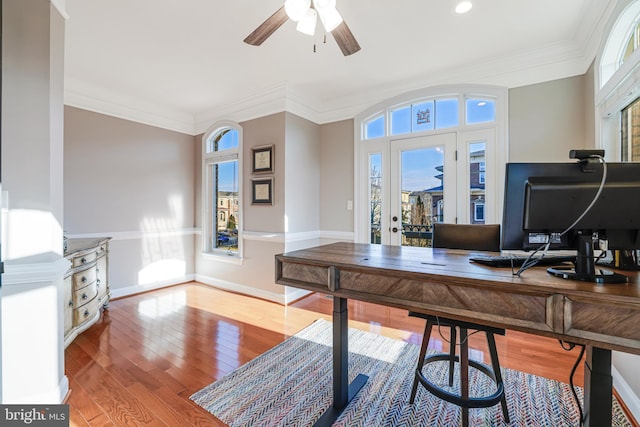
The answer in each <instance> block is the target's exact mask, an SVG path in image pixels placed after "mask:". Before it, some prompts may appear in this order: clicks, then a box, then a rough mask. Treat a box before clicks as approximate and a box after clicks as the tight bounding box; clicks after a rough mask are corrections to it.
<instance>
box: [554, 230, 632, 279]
mask: <svg viewBox="0 0 640 427" xmlns="http://www.w3.org/2000/svg"><path fill="white" fill-rule="evenodd" d="M577 239H578V256H577V257H576V265H575V268H569V267H565V268H563V267H552V268H548V269H547V272H548V273H549V274H552V275H554V276H557V277H561V278H563V279H568V280H582V281H585V282H595V283H628V282H629V278H628V277H627V276H625V275H624V274H619V273H615V272H613V271H610V270H602V269H598V270H597V271H596V266H595V262H594V255H593V237H592V236H591V235H590V234H589V235H584V234H581V235H579V236H578V238H577Z"/></svg>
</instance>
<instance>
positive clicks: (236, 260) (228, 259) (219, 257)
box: [202, 251, 244, 265]
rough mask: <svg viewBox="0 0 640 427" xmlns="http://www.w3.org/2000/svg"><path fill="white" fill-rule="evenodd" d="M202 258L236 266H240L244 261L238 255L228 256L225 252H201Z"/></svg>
mask: <svg viewBox="0 0 640 427" xmlns="http://www.w3.org/2000/svg"><path fill="white" fill-rule="evenodd" d="M202 257H203V258H204V259H208V260H212V261H218V262H225V263H229V264H236V265H242V263H243V262H244V259H243V258H242V257H241V256H240V254H237V253H233V254H229V253H227V251H213V252H202Z"/></svg>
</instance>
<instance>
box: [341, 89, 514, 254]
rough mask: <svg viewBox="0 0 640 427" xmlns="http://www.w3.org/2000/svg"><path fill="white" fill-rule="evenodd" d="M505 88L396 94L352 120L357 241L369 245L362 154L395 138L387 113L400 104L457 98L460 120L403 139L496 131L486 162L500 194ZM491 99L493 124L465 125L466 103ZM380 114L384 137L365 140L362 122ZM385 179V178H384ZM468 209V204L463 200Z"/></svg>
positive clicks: (504, 143) (498, 207)
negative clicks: (491, 164)
mask: <svg viewBox="0 0 640 427" xmlns="http://www.w3.org/2000/svg"><path fill="white" fill-rule="evenodd" d="M508 95H509V94H508V89H507V88H504V87H498V86H491V85H443V86H436V87H431V88H425V89H420V90H416V91H412V92H408V93H405V94H401V95H398V96H396V97H393V98H390V99H387V100H386V101H383V102H381V103H379V104H377V105H375V106H373V107H371V108H369V109H367V110H365V111H363V112H362V113H360V114H359V115H357V116H356V117H355V120H354V231H355V241H356V242H368V237H369V236H368V228H369V224H367V222H366V221H364V218H367V217H368V215H367V214H366V210H365V211H364V212H363V209H366V208H367V205H368V203H367V199H366V198H367V196H368V193H369V191H368V188H367V187H368V182H363V178H362V177H363V176H364V174H363V173H364V171H365V168H366V167H367V165H366V163H367V162H366V161H364V158H365V157H366V156H365V154H364V153H366V152H367V151H369V149H368V148H367V147H370V146H372V145H374V144H376V143H379V142H381V143H385V142H387V141H389V140H390V139H392V138H397V137H398V136H397V135H396V136H391V132H390V126H391V120H390V119H391V117H390V114H391V113H390V112H391V110H392V109H393V108H397V107H398V106H401V105H406V104H407V103H411V102H414V101H418V100H422V99H428V98H432V99H441V98H452V97H459V100H460V103H461V104H460V106H461V107H460V108H459V109H458V111H459V114H460V117H459V119H458V123H459V125H458V126H455V127H450V128H444V129H435V130H430V131H424V132H416V133H411V134H406V135H403V136H407V137H414V136H420V135H436V134H439V133H449V132H457V133H458V135H459V138H462V137H463V136H464V135H465V134H467V133H468V132H467V131H474V130H482V129H489V128H491V129H495V131H496V134H495V138H496V140H495V152H494V153H493V157H492V159H489V158H487V162H488V163H490V162H493V164H494V165H495V172H496V176H495V179H496V188H497V189H498V190H497V191H502V190H501V189H502V188H504V178H505V165H506V164H507V161H508V159H509V144H508V132H509V130H508V126H509V120H508V119H509V96H508ZM474 97H479V98H493V99H495V101H496V104H495V114H496V120H495V122H489V123H487V122H483V123H474V124H470V125H467V124H466V118H465V108H464V106H465V105H466V104H465V103H466V100H467V99H468V98H474ZM380 115H383V116H384V121H385V123H384V126H385V136H383V137H380V138H372V139H367V140H365V139H364V135H365V123H366V122H367V121H368V120H370V119H372V118H374V117H378V116H380ZM383 179H384V177H383ZM466 203H467V206H468V201H466ZM502 203H503V197H496V203H495V207H494V209H495V212H496V221H497V222H501V221H502ZM486 209H487V206H486V204H485V217H487V211H486Z"/></svg>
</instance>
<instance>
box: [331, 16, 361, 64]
mask: <svg viewBox="0 0 640 427" xmlns="http://www.w3.org/2000/svg"><path fill="white" fill-rule="evenodd" d="M331 34H333V38H334V39H336V43H338V46H339V47H340V50H341V51H342V54H343V55H344V56H349V55H352V54H354V53H356V52H357V51H359V50H360V45H359V44H358V41H357V40H356V38H355V37H354V36H353V33H352V32H351V30H350V29H349V27H348V26H347V23H346V22H344V21H342V23H341V24H340V25H338V26H337V27H336V28H335V29H334V30H333V31H331Z"/></svg>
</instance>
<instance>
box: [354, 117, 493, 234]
mask: <svg viewBox="0 0 640 427" xmlns="http://www.w3.org/2000/svg"><path fill="white" fill-rule="evenodd" d="M494 140H495V131H494V130H493V129H489V130H480V131H472V132H452V133H443V134H438V135H430V136H421V137H414V138H405V139H391V140H385V141H378V142H369V143H367V146H366V148H365V149H364V150H363V152H362V157H361V160H362V161H363V163H364V165H362V166H365V167H364V168H361V171H366V175H367V176H366V184H365V186H366V191H367V200H366V202H365V203H366V205H367V206H366V208H365V209H360V212H362V214H363V216H364V215H366V216H367V220H366V222H367V225H366V228H367V231H366V235H367V240H369V243H381V244H390V245H404V246H431V231H432V227H433V224H434V223H436V222H447V223H456V222H457V223H488V222H493V221H494V220H495V218H496V216H495V214H496V212H495V211H496V209H495V203H487V197H490V198H493V197H495V181H496V180H495V173H493V170H494V169H495V165H493V162H491V161H490V159H492V158H493V153H492V151H493V149H494V145H495V144H494ZM363 204H364V203H363ZM363 207H364V206H363ZM365 212H366V213H365ZM361 219H363V218H361ZM362 240H364V239H362Z"/></svg>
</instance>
